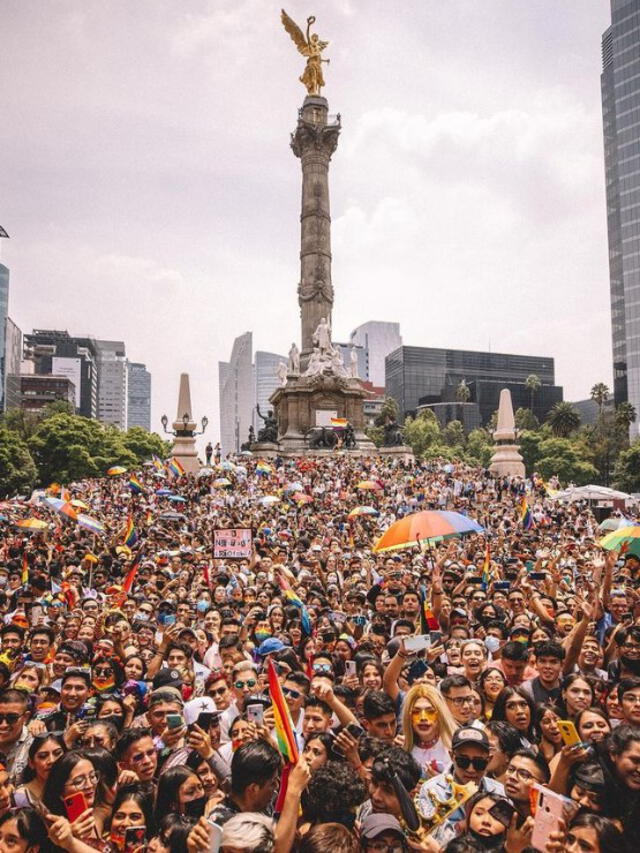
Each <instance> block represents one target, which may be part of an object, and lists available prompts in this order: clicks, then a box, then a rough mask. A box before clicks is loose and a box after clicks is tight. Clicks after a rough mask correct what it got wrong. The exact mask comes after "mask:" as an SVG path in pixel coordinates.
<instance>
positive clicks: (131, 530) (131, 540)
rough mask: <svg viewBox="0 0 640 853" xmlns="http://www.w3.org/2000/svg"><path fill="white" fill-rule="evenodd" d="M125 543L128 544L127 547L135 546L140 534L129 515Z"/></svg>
mask: <svg viewBox="0 0 640 853" xmlns="http://www.w3.org/2000/svg"><path fill="white" fill-rule="evenodd" d="M122 541H123V543H124V544H125V545H126V546H127V548H133V546H134V545H135V544H136V542H137V541H138V534H137V533H136V529H135V527H134V526H133V518H132V517H131V516H129V518H128V520H127V526H126V528H125V531H124V539H123V540H122Z"/></svg>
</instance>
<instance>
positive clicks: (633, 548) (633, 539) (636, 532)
mask: <svg viewBox="0 0 640 853" xmlns="http://www.w3.org/2000/svg"><path fill="white" fill-rule="evenodd" d="M600 545H601V546H602V547H603V548H606V550H607V551H619V550H620V548H622V546H623V545H628V548H627V552H628V553H629V554H636V555H637V556H638V557H640V525H639V524H636V525H634V526H633V527H621V528H620V530H612V531H611V533H607V535H606V536H605V537H604V539H601V540H600Z"/></svg>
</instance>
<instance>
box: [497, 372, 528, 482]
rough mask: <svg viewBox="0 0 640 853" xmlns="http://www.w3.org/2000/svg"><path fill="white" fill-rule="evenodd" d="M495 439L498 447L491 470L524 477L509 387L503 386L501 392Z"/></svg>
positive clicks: (509, 475) (508, 475)
mask: <svg viewBox="0 0 640 853" xmlns="http://www.w3.org/2000/svg"><path fill="white" fill-rule="evenodd" d="M493 440H494V441H495V443H496V449H495V450H494V452H493V456H492V457H491V464H490V465H489V470H490V471H491V472H492V473H493V474H498V475H499V476H507V477H524V474H525V468H524V462H523V460H522V456H521V455H520V452H519V451H520V448H519V447H518V445H517V444H516V420H515V418H514V416H513V403H512V402H511V391H509V389H508V388H503V389H502V391H501V392H500V403H499V405H498V423H497V425H496V429H495V432H494V433H493Z"/></svg>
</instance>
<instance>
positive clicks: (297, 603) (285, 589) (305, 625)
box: [278, 575, 312, 637]
mask: <svg viewBox="0 0 640 853" xmlns="http://www.w3.org/2000/svg"><path fill="white" fill-rule="evenodd" d="M278 583H279V585H280V589H281V590H282V594H283V595H284V597H285V598H286V599H287V601H288V602H289V603H290V604H293V606H294V607H297V608H298V610H299V611H300V622H301V624H302V630H303V631H304V633H305V635H306V636H307V637H310V636H311V631H312V628H311V619H310V618H309V613H308V611H307V608H306V607H305V606H304V604H303V602H302V600H301V599H300V597H299V596H298V595H297V593H295V592H294V591H293V590H292V589H291V585H290V584H289V581H288V580H287V579H286V578H284V577H283V576H282V575H279V576H278Z"/></svg>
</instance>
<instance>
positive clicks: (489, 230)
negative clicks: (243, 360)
mask: <svg viewBox="0 0 640 853" xmlns="http://www.w3.org/2000/svg"><path fill="white" fill-rule="evenodd" d="M385 5H386V4H383V3H381V2H373V3H371V4H368V8H367V16H366V17H365V16H364V15H359V14H356V7H355V4H353V3H349V2H338V0H336V2H330V3H327V4H325V7H324V8H323V9H322V10H318V9H315V10H307V11H305V10H306V6H305V5H304V4H302V3H299V2H296V3H294V5H293V6H292V8H291V9H288V11H289V12H290V13H291V14H292V15H294V14H295V15H298V17H301V16H302V17H304V14H307V13H309V11H315V13H316V15H317V16H318V17H319V20H318V26H319V27H320V23H321V24H322V27H321V32H322V33H323V35H324V34H326V38H327V39H328V40H329V41H330V42H331V44H330V47H329V50H328V54H327V55H328V56H330V58H331V60H332V63H331V65H330V66H329V68H328V70H327V74H326V77H327V86H326V89H325V90H324V94H325V95H326V96H327V98H328V99H329V105H330V110H331V111H332V112H341V114H342V122H343V136H342V143H341V147H340V150H339V151H338V152H337V154H336V157H335V160H334V162H333V164H332V175H331V199H332V218H333V235H332V237H333V252H334V266H333V277H334V286H335V289H336V304H335V308H334V338H335V339H336V340H348V337H349V333H350V331H351V330H352V329H353V328H354V327H355V326H356V325H358V324H359V323H363V322H365V321H367V320H369V319H376V320H388V321H395V322H399V323H400V326H401V328H402V333H403V338H404V340H405V341H406V342H407V343H410V344H412V345H416V346H442V347H456V348H464V349H477V350H484V349H487V345H488V343H489V341H490V342H491V347H492V348H493V349H500V350H502V351H509V352H515V353H521V354H523V355H526V354H529V353H535V352H539V351H543V352H548V353H549V354H550V355H552V356H554V358H555V360H556V372H557V377H558V381H559V383H560V384H562V385H564V387H565V396H566V398H567V399H579V398H582V397H586V396H588V392H589V388H590V387H591V384H593V383H594V382H596V381H600V380H603V381H605V382H607V383H608V384H610V385H611V384H612V382H611V347H610V320H609V310H608V270H607V251H606V216H605V203H604V162H603V153H602V120H601V113H600V92H599V74H600V37H601V35H602V32H603V31H604V30H605V29H606V27H607V25H608V23H609V6H608V3H607V2H605V0H589V1H588V2H585V3H583V4H581V5H580V7H579V8H571V9H569V8H566V9H560V10H559V9H558V8H557V4H554V3H552V2H550V0H549V2H547V0H534V2H531V3H529V4H527V6H526V8H522V7H520V6H519V5H518V7H517V8H516V4H512V3H511V4H510V3H507V2H494V0H492V2H489V3H485V4H482V9H481V10H480V9H479V8H475V4H469V3H466V2H457V0H452V2H450V3H448V4H447V9H446V11H445V10H444V9H442V8H440V7H441V6H442V5H443V4H440V6H439V5H438V4H436V3H427V4H424V3H417V2H416V3H407V4H406V8H405V14H404V15H403V16H401V17H400V18H399V17H398V16H393V14H392V12H391V11H389V10H388V9H386V8H385ZM6 23H7V28H8V32H9V33H10V34H11V36H12V38H11V39H9V42H8V44H7V51H6V55H5V60H6V62H7V71H8V73H7V79H8V81H9V83H10V82H11V80H14V85H8V86H7V87H5V89H4V91H3V92H2V93H1V94H0V103H1V104H2V108H3V115H4V116H5V121H4V123H3V127H2V129H1V130H0V134H2V141H3V148H4V150H5V152H6V154H5V156H4V162H3V166H2V167H1V169H2V171H1V172H0V190H1V191H2V198H3V202H4V206H3V207H2V209H1V210H0V216H1V217H2V223H3V225H4V226H5V227H6V228H7V230H8V231H9V233H10V234H11V237H12V239H11V241H4V243H5V245H4V246H3V247H2V248H3V261H4V263H6V264H7V266H8V267H9V268H10V269H11V276H12V279H11V281H12V293H11V300H10V306H9V313H10V314H11V316H12V317H13V318H15V321H16V322H17V323H18V325H19V326H20V327H21V328H23V329H27V328H29V327H34V326H35V327H40V328H43V327H44V328H47V327H49V328H60V327H61V326H62V327H64V326H67V325H68V326H69V327H71V326H73V327H74V328H88V327H89V326H94V325H96V324H95V322H93V323H92V322H89V321H90V318H91V317H92V316H93V312H94V311H98V312H99V313H100V334H101V335H104V337H105V338H113V339H116V340H117V339H124V340H126V341H127V342H128V348H129V349H130V350H131V353H132V357H134V358H140V359H142V360H144V361H145V362H146V364H147V365H148V367H149V369H150V371H151V373H152V374H153V376H154V385H153V403H152V422H151V426H152V428H154V429H156V430H158V429H159V415H160V414H161V413H162V412H163V411H169V412H170V411H173V408H174V406H175V399H174V395H175V382H176V379H177V376H178V375H179V373H180V372H182V371H187V372H189V373H190V375H191V378H192V395H193V403H194V408H195V410H196V411H197V412H199V413H206V414H207V415H208V416H209V418H210V421H211V423H212V424H216V423H218V419H219V418H218V411H217V381H216V380H217V363H218V362H219V361H223V360H224V359H225V358H226V357H227V355H228V352H229V351H230V350H231V346H232V342H233V339H234V338H235V337H237V336H238V335H240V334H241V333H242V331H243V330H244V329H247V328H250V329H252V330H253V331H254V334H255V337H256V344H257V345H259V347H260V348H261V349H264V350H267V351H271V352H286V351H288V348H289V346H290V343H291V340H293V339H297V335H298V329H299V318H298V312H297V307H296V305H295V288H296V285H297V281H298V278H299V270H298V243H299V223H298V205H299V181H300V175H299V163H297V162H296V160H295V158H294V157H293V156H292V154H291V152H290V151H289V149H288V135H289V132H290V131H291V130H293V128H294V126H295V119H296V113H297V109H298V107H299V106H300V104H301V103H302V99H303V96H304V90H303V88H302V86H300V84H299V83H298V82H297V76H298V75H299V74H300V73H301V70H302V68H301V66H300V62H299V57H296V56H295V54H292V53H291V52H290V50H289V45H288V44H287V43H286V34H284V33H283V32H282V31H281V28H280V22H279V5H278V4H258V3H257V2H245V3H241V4H235V3H234V4H232V3H230V2H229V3H227V2H220V3H216V4H212V3H203V2H193V3H188V4H186V14H176V13H175V12H174V11H173V10H172V9H171V8H170V7H169V5H168V4H165V3H161V4H151V3H148V2H142V3H140V4H137V6H136V9H135V10H133V9H132V7H130V6H129V5H128V4H123V3H116V4H114V5H113V6H112V7H110V9H109V11H108V12H107V11H106V10H104V9H100V8H98V7H97V6H96V7H89V8H88V7H87V4H80V3H79V2H72V0H70V2H68V3H66V5H65V7H64V9H62V10H57V12H56V13H55V14H54V13H53V12H52V11H49V10H48V9H46V8H45V9H44V10H42V15H41V22H40V24H41V25H40V26H39V27H37V28H34V27H33V26H31V24H32V21H31V19H30V16H29V14H28V11H25V10H24V9H23V8H20V7H19V6H17V5H16V6H13V7H11V8H10V9H9V10H8V17H7V21H6ZM97 32H100V33H101V39H100V43H101V46H100V48H99V49H96V47H95V43H96V33H97ZM382 33H384V38H383V37H382V36H381V35H380V37H378V38H375V36H376V34H382ZM123 34H124V35H123ZM372 34H373V36H374V38H372V37H371V36H372ZM505 36H508V38H506V37H505ZM258 46H259V49H260V57H261V63H262V64H261V67H260V78H261V85H260V86H255V79H254V78H253V77H252V75H253V74H254V73H255V71H254V69H253V66H252V64H251V62H250V57H251V54H252V51H255V50H257V49H258ZM36 52H37V55H38V56H39V62H38V63H32V62H31V57H33V55H35V54H36ZM134 52H135V55H136V62H135V66H134V64H133V61H131V60H130V57H129V56H128V54H133V53H134ZM62 58H64V61H61V60H62ZM390 63H392V64H393V67H394V74H392V75H388V74H385V75H381V74H380V73H379V69H380V68H381V67H384V66H385V65H389V64H390ZM79 70H82V71H83V72H85V73H83V74H79V73H78V72H79ZM505 70H506V71H508V73H505ZM185 91H188V92H189V95H190V97H188V98H185V97H184V93H185ZM265 111H266V112H268V115H265ZM256 116H261V117H262V120H261V121H256V120H255V118H256ZM70 127H73V130H74V132H73V134H69V133H68V130H69V128H70ZM43 176H44V177H43ZM33 198H38V205H37V206H34V205H33V203H32V199H33ZM479 315H480V317H481V322H478V319H477V318H478V316H479ZM61 317H64V318H65V323H64V325H63V324H62V323H61V320H60V318H61ZM434 318H437V322H434ZM523 318H526V319H525V320H524V322H523ZM298 343H299V342H298ZM211 435H212V437H213V435H214V433H211Z"/></svg>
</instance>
